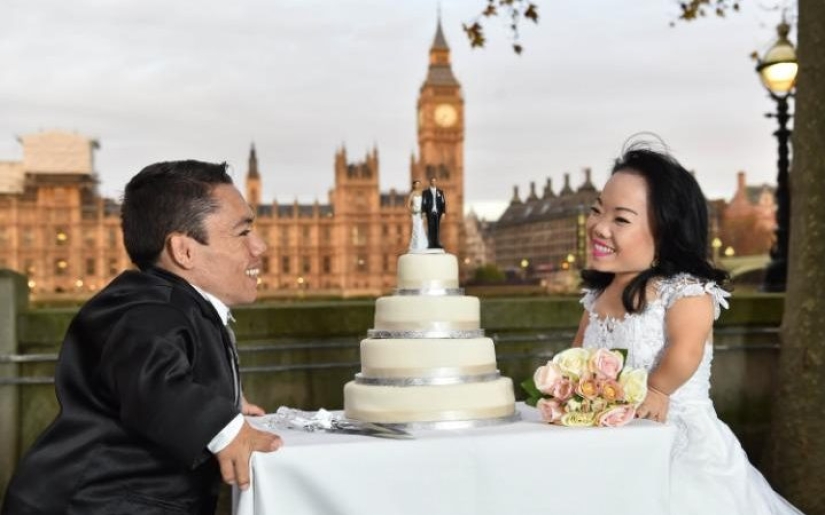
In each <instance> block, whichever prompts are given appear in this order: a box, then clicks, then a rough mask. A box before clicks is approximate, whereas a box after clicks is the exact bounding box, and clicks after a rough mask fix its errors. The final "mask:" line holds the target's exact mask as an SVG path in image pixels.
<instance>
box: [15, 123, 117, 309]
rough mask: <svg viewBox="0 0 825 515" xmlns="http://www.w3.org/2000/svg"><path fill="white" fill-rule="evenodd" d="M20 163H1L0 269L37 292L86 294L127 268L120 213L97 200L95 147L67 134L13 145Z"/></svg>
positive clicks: (112, 204)
mask: <svg viewBox="0 0 825 515" xmlns="http://www.w3.org/2000/svg"><path fill="white" fill-rule="evenodd" d="M18 141H19V142H20V144H21V145H22V147H23V160H22V161H12V162H9V161H6V162H0V268H10V269H12V270H16V271H18V272H20V273H22V274H25V275H27V276H28V278H29V288H31V290H32V291H33V292H35V293H38V292H49V293H64V292H66V293H74V294H81V295H83V294H88V292H92V291H95V290H97V289H99V288H100V287H101V286H103V285H104V284H105V283H107V282H108V281H110V280H111V279H112V278H113V277H114V276H115V275H117V274H118V273H120V272H121V271H122V270H123V269H125V268H127V267H128V266H129V259H128V258H127V257H126V254H125V252H124V251H123V245H122V242H121V233H120V208H119V206H118V205H117V204H116V203H115V202H114V201H112V200H109V199H104V198H101V197H100V196H99V195H98V193H97V183H98V180H97V174H96V172H95V169H94V151H95V150H96V149H97V148H98V147H99V146H98V143H97V141H95V140H93V139H89V138H86V137H84V136H81V135H78V134H74V133H69V132H60V131H53V132H43V133H38V134H31V135H27V136H22V137H20V138H18Z"/></svg>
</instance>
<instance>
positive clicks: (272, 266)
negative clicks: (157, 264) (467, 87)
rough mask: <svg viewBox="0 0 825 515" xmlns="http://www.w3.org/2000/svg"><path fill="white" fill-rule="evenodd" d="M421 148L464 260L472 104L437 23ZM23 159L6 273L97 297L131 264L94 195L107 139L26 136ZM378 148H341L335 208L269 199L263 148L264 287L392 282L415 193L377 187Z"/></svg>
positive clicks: (1, 227) (249, 195) (34, 288)
mask: <svg viewBox="0 0 825 515" xmlns="http://www.w3.org/2000/svg"><path fill="white" fill-rule="evenodd" d="M417 109H418V113H417V120H418V155H417V156H412V157H411V159H410V170H409V174H410V175H409V177H410V183H412V181H413V180H420V181H422V184H427V181H428V179H429V178H430V177H436V178H437V179H438V187H439V188H441V189H442V190H443V191H444V193H445V195H446V198H447V213H448V214H447V216H445V218H444V219H443V220H442V223H441V231H442V236H441V242H442V243H443V245H444V247H445V249H446V250H447V252H450V253H453V254H456V255H458V256H459V259H460V260H462V262H463V259H464V256H463V249H464V248H465V244H464V228H463V211H464V100H463V96H462V91H461V85H460V83H459V82H458V80H457V79H456V77H455V75H454V74H453V71H452V67H451V62H450V49H449V46H448V45H447V42H446V39H445V37H444V34H443V31H442V29H441V24H440V22H439V24H438V26H437V29H436V34H435V38H434V40H433V43H432V46H431V48H430V50H429V66H428V69H427V75H426V78H425V80H424V82H423V84H422V85H421V88H420V90H419V96H418V102H417ZM18 140H19V142H20V143H21V145H22V150H23V159H22V161H11V162H9V161H5V162H3V161H0V269H2V268H9V269H12V270H15V271H17V272H19V273H21V274H24V275H26V276H27V278H28V284H29V288H30V291H31V292H32V294H33V295H35V296H38V295H41V296H49V295H55V294H57V295H60V294H67V295H74V296H88V295H90V294H92V293H94V292H95V291H97V290H99V289H100V288H102V287H103V286H104V285H105V284H106V283H108V282H109V281H110V280H111V279H113V278H114V277H115V276H116V275H117V274H119V273H120V272H121V271H122V270H124V269H127V268H129V267H130V266H132V265H131V263H130V262H129V258H128V256H127V255H126V251H125V248H124V246H123V242H122V240H121V231H120V206H119V205H118V203H117V202H116V201H115V200H112V199H107V198H103V197H101V196H100V195H99V194H98V192H97V182H98V181H97V176H96V171H95V167H94V153H95V151H96V150H97V149H98V148H99V145H98V142H97V141H95V140H93V139H90V138H87V137H84V136H82V135H79V134H74V133H67V132H59V131H51V132H41V133H37V134H31V135H25V136H21V137H19V138H18ZM379 165H380V161H379V156H378V150H377V148H374V149H373V150H371V151H369V152H368V153H367V155H366V156H365V157H364V159H363V160H361V161H350V160H349V157H348V156H347V152H346V149H344V148H341V149H338V150H337V151H336V152H335V165H334V175H335V185H334V188H333V189H332V190H331V191H330V194H329V203H328V204H320V203H318V202H316V203H314V204H309V205H307V204H298V203H297V202H296V203H292V204H279V203H277V202H266V200H265V199H262V198H261V191H262V186H263V184H262V181H263V180H264V177H263V174H262V173H261V170H259V167H258V159H257V155H256V149H255V147H254V146H253V147H252V148H251V150H250V154H249V164H248V170H247V175H246V181H245V184H244V185H240V184H239V185H238V187H239V189H241V191H245V194H246V199H247V201H248V202H249V204H250V205H251V206H252V207H253V209H254V210H255V212H256V213H257V221H256V228H257V230H258V232H259V234H260V235H261V237H262V238H263V239H264V241H265V242H266V243H267V246H268V251H267V253H266V255H265V256H264V262H263V267H262V268H263V269H262V273H261V275H260V276H259V281H260V285H259V286H260V293H261V296H262V297H267V296H278V295H285V296H295V295H296V294H299V293H302V292H307V293H310V292H311V293H312V294H314V295H329V296H343V297H351V296H374V295H380V294H382V293H384V292H386V291H388V290H390V289H392V288H393V287H394V285H395V280H396V279H395V272H396V260H397V257H398V255H400V254H403V253H404V252H406V250H407V246H408V242H409V237H410V229H411V223H410V212H409V208H408V206H407V202H408V195H409V192H408V191H403V192H396V191H394V190H391V191H389V192H381V191H380V190H379V175H380V166H379Z"/></svg>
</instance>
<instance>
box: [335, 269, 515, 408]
mask: <svg viewBox="0 0 825 515" xmlns="http://www.w3.org/2000/svg"><path fill="white" fill-rule="evenodd" d="M457 287H458V261H457V260H456V258H455V256H452V255H450V254H405V255H403V256H401V258H399V260H398V288H399V290H402V292H403V290H408V291H410V290H412V291H415V290H424V291H433V290H437V289H455V288H457ZM402 292H399V293H402ZM479 313H480V304H479V301H478V299H477V298H476V297H469V296H464V295H427V294H419V295H409V294H404V295H393V296H390V297H381V298H380V299H378V300H377V301H376V303H375V325H374V331H375V332H371V334H377V332H383V333H382V334H385V335H386V334H389V335H390V336H391V337H390V338H386V337H384V338H385V339H374V338H367V339H365V340H363V341H362V342H361V374H360V376H359V378H358V380H359V381H360V382H355V381H352V382H349V383H347V384H346V385H345V386H344V413H345V415H346V417H347V418H353V419H358V420H364V421H368V422H378V423H385V424H403V423H411V422H449V421H459V420H461V421H464V420H483V419H499V418H505V417H510V416H512V415H513V414H514V413H515V396H514V394H513V382H512V381H511V380H510V379H509V378H506V377H499V375H498V372H497V367H496V354H495V348H494V346H493V341H492V340H491V339H489V338H481V337H475V336H473V337H467V336H466V335H469V334H473V331H475V332H478V331H477V330H478V329H479ZM462 331H463V332H464V335H465V336H464V337H463V338H462V337H461V336H454V337H453V338H452V339H446V338H426V337H423V338H417V339H416V338H415V337H412V338H410V337H408V335H409V334H411V333H412V334H416V333H419V334H427V333H428V332H429V333H430V334H439V335H441V334H443V333H450V335H451V336H453V335H461V334H462ZM397 334H403V335H404V337H403V338H392V336H396V335H397ZM445 378H446V379H449V381H446V382H445V381H442V379H445ZM382 380H384V381H382ZM382 383H383V384H382ZM387 383H396V384H394V385H391V386H390V385H388V384H387Z"/></svg>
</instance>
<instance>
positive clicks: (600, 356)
mask: <svg viewBox="0 0 825 515" xmlns="http://www.w3.org/2000/svg"><path fill="white" fill-rule="evenodd" d="M588 365H589V368H590V371H591V372H593V373H594V374H596V376H597V377H598V378H599V379H616V378H617V377H619V372H620V371H621V370H622V366H624V356H623V355H622V353H621V352H619V351H615V350H609V349H598V350H596V352H594V353H593V355H592V356H591V357H590V361H589V362H588Z"/></svg>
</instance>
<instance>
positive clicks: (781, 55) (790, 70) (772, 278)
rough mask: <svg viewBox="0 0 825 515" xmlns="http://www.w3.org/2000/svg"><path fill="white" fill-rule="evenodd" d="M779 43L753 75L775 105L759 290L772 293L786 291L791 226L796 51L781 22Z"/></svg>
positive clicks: (786, 26) (784, 23)
mask: <svg viewBox="0 0 825 515" xmlns="http://www.w3.org/2000/svg"><path fill="white" fill-rule="evenodd" d="M776 32H777V34H778V36H779V39H778V40H777V41H776V43H774V44H773V46H771V48H769V49H768V51H767V52H765V56H764V57H763V58H762V59H760V60H759V61H758V64H757V65H756V71H757V72H758V73H759V77H760V78H761V79H762V84H763V85H764V86H765V88H767V90H768V94H769V95H770V96H771V98H772V99H774V101H775V102H776V114H772V113H769V114H767V115H766V116H768V117H769V118H776V120H777V121H778V122H779V129H777V130H776V132H774V133H773V134H774V136H776V139H777V140H778V142H779V159H778V161H777V165H778V168H779V171H778V175H777V177H776V242H775V243H774V246H773V248H771V262H770V263H769V264H768V267H767V269H766V270H765V281H764V284H763V286H762V289H763V290H765V291H771V292H780V291H785V280H786V279H787V276H788V232H789V231H788V226H789V222H790V203H791V202H790V195H789V192H788V167H789V158H788V154H789V145H788V143H789V140H790V137H791V130H790V129H788V121H789V120H790V118H791V114H790V113H789V112H788V97H790V96H791V95H792V90H793V87H794V82H795V81H796V72H797V69H798V64H797V61H796V51H795V50H794V47H793V45H792V44H791V42H790V41H789V40H788V33H789V32H790V26H789V25H788V24H787V23H786V22H785V20H784V19H783V20H782V22H781V23H780V24H779V25H778V26H777V27H776Z"/></svg>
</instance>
